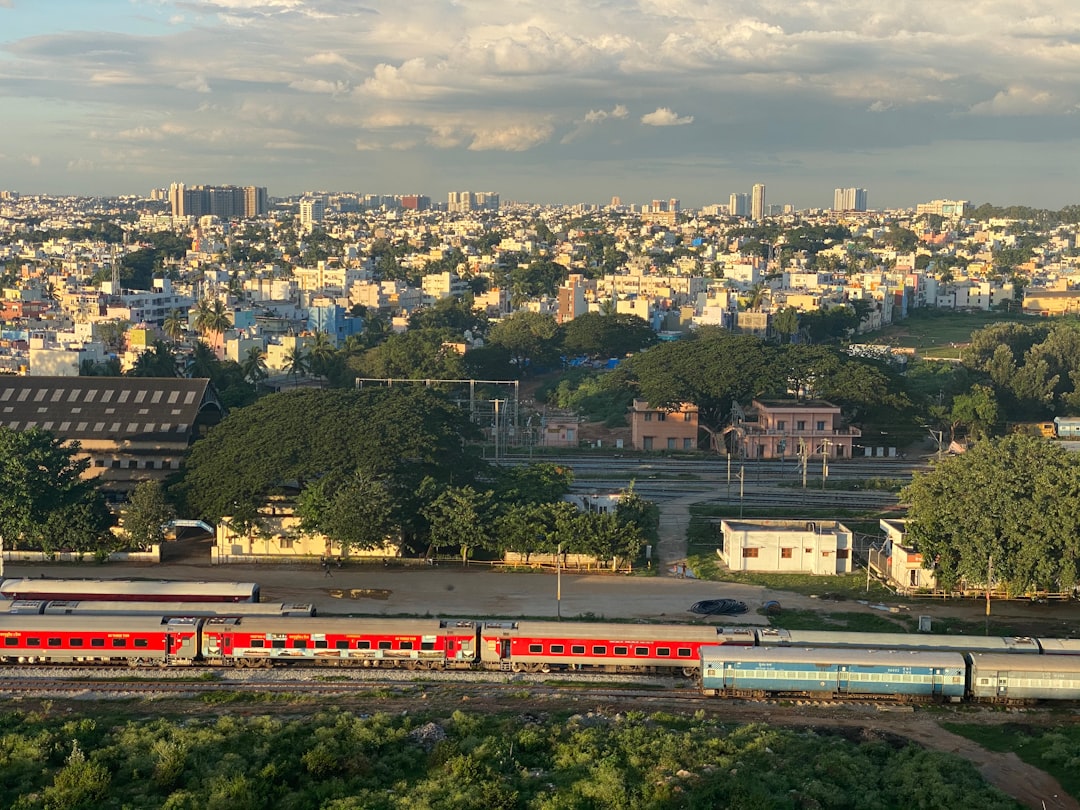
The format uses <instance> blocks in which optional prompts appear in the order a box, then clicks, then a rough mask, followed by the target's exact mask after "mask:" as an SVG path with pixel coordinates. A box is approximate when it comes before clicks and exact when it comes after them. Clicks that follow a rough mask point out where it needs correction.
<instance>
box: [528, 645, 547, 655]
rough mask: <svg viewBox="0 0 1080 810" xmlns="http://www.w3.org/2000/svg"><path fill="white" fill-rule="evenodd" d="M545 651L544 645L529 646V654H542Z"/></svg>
mask: <svg viewBox="0 0 1080 810" xmlns="http://www.w3.org/2000/svg"><path fill="white" fill-rule="evenodd" d="M543 651H544V645H543V644H530V645H529V652H531V653H542V652H543Z"/></svg>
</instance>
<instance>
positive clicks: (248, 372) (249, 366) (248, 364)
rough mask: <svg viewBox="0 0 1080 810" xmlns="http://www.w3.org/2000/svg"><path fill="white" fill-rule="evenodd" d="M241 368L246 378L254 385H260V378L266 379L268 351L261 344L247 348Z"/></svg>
mask: <svg viewBox="0 0 1080 810" xmlns="http://www.w3.org/2000/svg"><path fill="white" fill-rule="evenodd" d="M240 370H241V371H242V372H243V373H244V379H245V380H247V381H248V382H250V383H251V384H252V385H258V384H259V380H265V379H266V376H267V371H266V352H264V351H263V350H262V347H260V346H252V347H251V348H250V349H248V350H247V354H246V355H245V356H244V360H243V362H242V363H240Z"/></svg>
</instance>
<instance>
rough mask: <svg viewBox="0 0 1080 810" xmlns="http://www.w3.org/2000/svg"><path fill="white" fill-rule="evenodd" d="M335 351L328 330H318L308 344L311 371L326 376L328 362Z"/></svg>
mask: <svg viewBox="0 0 1080 810" xmlns="http://www.w3.org/2000/svg"><path fill="white" fill-rule="evenodd" d="M334 351H335V349H334V344H332V343H331V342H330V336H329V335H328V334H327V333H326V332H321V331H320V332H316V333H315V337H314V338H312V340H311V342H310V343H309V344H308V368H309V370H310V371H311V373H312V374H315V375H317V376H319V377H325V376H326V367H327V363H328V361H329V359H330V357H331V356H332V355H333V354H334Z"/></svg>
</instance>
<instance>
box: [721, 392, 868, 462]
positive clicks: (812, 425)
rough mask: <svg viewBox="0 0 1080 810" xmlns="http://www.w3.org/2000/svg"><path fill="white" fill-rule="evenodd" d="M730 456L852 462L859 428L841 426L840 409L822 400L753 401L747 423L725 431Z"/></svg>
mask: <svg viewBox="0 0 1080 810" xmlns="http://www.w3.org/2000/svg"><path fill="white" fill-rule="evenodd" d="M724 434H725V437H726V438H727V447H728V450H729V452H732V453H734V454H735V455H738V456H740V457H742V458H759V459H775V458H782V457H787V458H792V457H794V456H796V455H798V454H799V448H800V447H802V448H804V451H805V452H806V453H807V454H808V455H809V456H810V457H811V458H813V457H815V456H816V457H818V458H821V457H822V456H827V457H828V458H851V454H852V446H853V444H854V440H855V439H857V438H859V437H861V436H862V431H861V430H859V428H857V427H851V426H847V427H845V426H842V425H841V424H840V408H839V406H837V405H833V404H832V403H831V402H826V401H825V400H821V399H809V400H757V399H755V400H753V403H752V405H751V408H750V410H749V412H748V414H747V416H746V419H744V420H739V421H737V422H736V423H734V424H732V425H730V426H729V427H728V428H726V429H725V431H724Z"/></svg>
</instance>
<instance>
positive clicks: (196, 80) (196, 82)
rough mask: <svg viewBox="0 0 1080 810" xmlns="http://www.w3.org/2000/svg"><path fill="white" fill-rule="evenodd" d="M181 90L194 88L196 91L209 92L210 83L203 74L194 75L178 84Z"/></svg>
mask: <svg viewBox="0 0 1080 810" xmlns="http://www.w3.org/2000/svg"><path fill="white" fill-rule="evenodd" d="M176 86H177V87H178V88H180V89H181V90H194V91H195V92H196V93H209V92H210V85H209V84H208V83H207V81H206V78H205V77H203V76H192V77H191V78H190V79H185V80H184V81H182V82H180V83H179V84H177V85H176Z"/></svg>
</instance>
